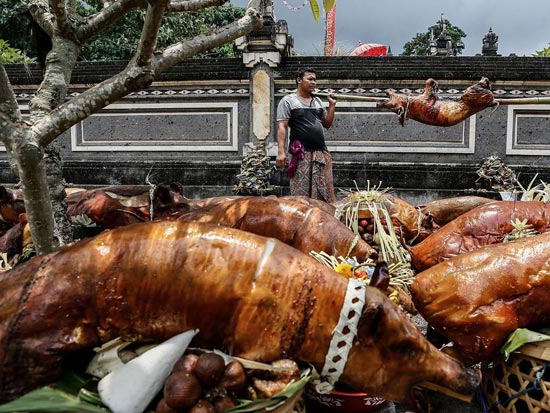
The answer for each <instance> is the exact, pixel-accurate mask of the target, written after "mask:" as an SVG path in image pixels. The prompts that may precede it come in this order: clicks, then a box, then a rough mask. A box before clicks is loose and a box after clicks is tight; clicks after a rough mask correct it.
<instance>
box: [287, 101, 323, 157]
mask: <svg viewBox="0 0 550 413" xmlns="http://www.w3.org/2000/svg"><path fill="white" fill-rule="evenodd" d="M326 115H327V110H326V109H325V108H324V107H323V103H322V102H321V99H319V98H318V97H313V98H312V99H311V103H310V104H309V105H307V104H306V103H304V102H303V101H302V100H301V99H300V98H299V97H298V95H297V94H296V93H291V94H290V95H287V96H285V97H283V99H281V101H280V102H279V106H278V107H277V120H278V121H279V120H288V126H289V127H290V137H289V138H290V143H291V144H292V142H294V141H296V140H298V141H300V142H302V145H304V148H305V150H306V151H309V152H311V151H322V150H326V149H327V147H326V144H325V130H324V128H323V124H322V123H321V122H322V120H323V119H324V118H325V116H326Z"/></svg>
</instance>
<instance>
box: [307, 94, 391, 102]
mask: <svg viewBox="0 0 550 413" xmlns="http://www.w3.org/2000/svg"><path fill="white" fill-rule="evenodd" d="M314 95H315V96H324V97H327V96H332V97H333V98H334V99H341V100H344V101H352V100H356V101H361V102H385V101H386V100H388V98H383V97H380V96H358V95H341V94H338V93H325V92H318V93H314Z"/></svg>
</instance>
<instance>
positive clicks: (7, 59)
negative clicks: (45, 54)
mask: <svg viewBox="0 0 550 413" xmlns="http://www.w3.org/2000/svg"><path fill="white" fill-rule="evenodd" d="M0 61H2V63H30V62H33V61H34V59H31V58H28V57H27V56H25V55H24V54H23V53H21V51H20V50H19V49H15V48H13V47H11V46H10V44H9V43H8V42H6V41H5V40H2V39H0Z"/></svg>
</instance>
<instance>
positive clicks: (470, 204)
mask: <svg viewBox="0 0 550 413" xmlns="http://www.w3.org/2000/svg"><path fill="white" fill-rule="evenodd" d="M490 202H495V200H494V199H491V198H485V197H483V196H472V195H468V196H456V197H452V198H443V199H436V200H435V201H432V202H428V203H427V204H422V205H418V208H419V209H420V211H421V212H422V213H423V214H425V215H429V216H431V217H433V219H434V221H435V223H436V224H438V225H439V226H443V225H445V224H448V223H449V222H451V221H452V220H453V219H455V218H458V217H459V216H460V215H462V214H465V213H466V212H469V211H471V210H472V209H474V208H477V207H478V206H481V205H485V204H488V203H490Z"/></svg>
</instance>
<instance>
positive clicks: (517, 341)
mask: <svg viewBox="0 0 550 413" xmlns="http://www.w3.org/2000/svg"><path fill="white" fill-rule="evenodd" d="M546 340H550V336H548V335H546V334H541V333H537V332H536V331H531V330H528V329H526V328H518V329H517V330H516V331H514V332H513V333H512V334H510V335H509V336H508V339H507V340H506V343H504V345H503V346H502V348H501V349H500V352H501V353H502V354H504V357H505V358H506V359H508V357H510V354H512V352H513V351H514V350H517V349H518V348H520V347H521V346H523V345H524V344H527V343H535V342H538V341H546Z"/></svg>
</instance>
